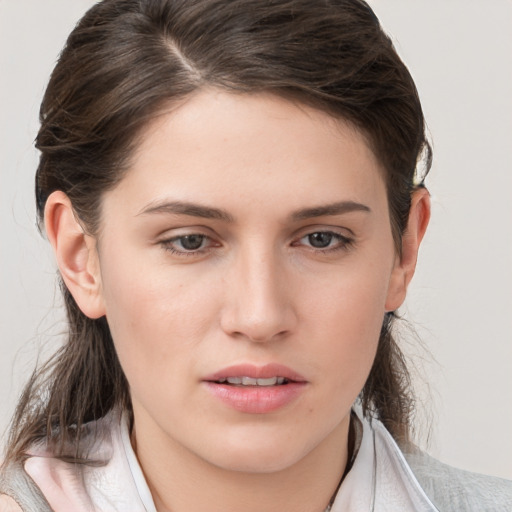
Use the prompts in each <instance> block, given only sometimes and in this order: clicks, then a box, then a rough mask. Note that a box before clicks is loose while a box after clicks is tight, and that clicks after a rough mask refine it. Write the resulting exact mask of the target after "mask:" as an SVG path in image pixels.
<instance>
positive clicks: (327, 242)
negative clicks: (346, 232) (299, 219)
mask: <svg viewBox="0 0 512 512" xmlns="http://www.w3.org/2000/svg"><path fill="white" fill-rule="evenodd" d="M300 243H301V244H303V245H306V246H309V247H311V248H312V249H315V250H320V251H322V250H323V251H324V252H326V251H329V250H338V249H339V250H341V249H347V248H348V247H349V246H350V245H351V244H352V240H351V239H350V238H347V237H346V236H343V235H340V234H339V233H335V232H333V231H315V232H314V233H308V234H307V235H305V236H303V237H302V238H301V239H300Z"/></svg>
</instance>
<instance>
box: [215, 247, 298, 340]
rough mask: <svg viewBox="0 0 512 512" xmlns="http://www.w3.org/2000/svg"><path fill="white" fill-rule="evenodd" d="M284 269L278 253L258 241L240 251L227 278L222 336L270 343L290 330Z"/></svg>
mask: <svg viewBox="0 0 512 512" xmlns="http://www.w3.org/2000/svg"><path fill="white" fill-rule="evenodd" d="M284 267H285V264H284V262H283V261H282V258H281V257H280V255H279V254H278V252H277V251H276V250H275V249H274V248H273V247H272V246H269V244H268V243H267V244H265V243H264V242H263V241H261V240H252V243H250V244H247V245H246V246H245V247H242V248H241V249H240V251H239V254H238V255H237V258H236V263H235V264H234V265H233V267H232V272H231V275H230V286H229V292H230V293H229V295H230V296H229V299H228V307H227V310H226V311H225V315H224V319H223V321H224V329H225V330H226V332H229V333H230V334H237V335H242V336H244V337H246V338H248V339H250V340H251V341H270V340H271V339H273V338H274V337H276V336H277V335H283V334H285V333H286V332H288V331H290V330H291V329H292V328H293V324H294V314H293V307H292V303H291V298H290V297H289V296H288V293H287V288H286V286H285V281H286V278H285V273H286V269H285V268H284Z"/></svg>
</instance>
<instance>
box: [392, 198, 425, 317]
mask: <svg viewBox="0 0 512 512" xmlns="http://www.w3.org/2000/svg"><path fill="white" fill-rule="evenodd" d="M429 220H430V195H429V193H428V190H427V189H425V188H419V189H417V190H416V191H415V192H414V193H413V196H412V201H411V209H410V211H409V219H408V221H407V227H406V229H405V232H404V234H403V237H402V254H401V255H397V256H396V261H395V266H394V268H393V271H392V274H391V279H390V283H389V288H388V296H387V299H386V305H385V308H386V311H395V310H396V309H398V308H399V307H400V306H401V305H402V303H403V302H404V300H405V296H406V293H407V287H408V286H409V283H410V281H411V279H412V276H413V275H414V271H415V270H416V261H417V259H418V251H419V248H420V244H421V241H422V240H423V236H424V235H425V232H426V230H427V226H428V222H429Z"/></svg>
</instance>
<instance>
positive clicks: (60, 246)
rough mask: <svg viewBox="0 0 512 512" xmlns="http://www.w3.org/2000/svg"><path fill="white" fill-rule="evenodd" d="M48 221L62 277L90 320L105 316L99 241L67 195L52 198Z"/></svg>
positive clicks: (46, 221)
mask: <svg viewBox="0 0 512 512" xmlns="http://www.w3.org/2000/svg"><path fill="white" fill-rule="evenodd" d="M44 220H45V228H46V234H47V236H48V239H49V240H50V243H51V245H52V247H53V250H54V253H55V257H56V259H57V265H58V267H59V270H60V274H61V276H62V279H63V280H64V283H65V284H66V286H67V288H68V290H69V291H70V293H71V295H73V297H74V299H75V301H76V303H77V304H78V307H79V308H80V309H81V310H82V312H83V313H84V314H85V315H86V316H88V317H89V318H99V317H101V316H103V315H105V305H104V303H103V297H102V290H101V274H100V265H99V259H98V253H97V249H96V240H95V238H94V237H92V236H90V235H87V234H86V233H85V232H84V230H83V228H82V226H81V225H80V223H79V222H78V220H77V218H76V216H75V213H74V210H73V207H72V205H71V201H70V200H69V198H68V196H67V195H66V194H64V192H62V191H60V190H59V191H56V192H53V193H52V194H51V195H50V196H49V197H48V200H47V201H46V206H45V211H44Z"/></svg>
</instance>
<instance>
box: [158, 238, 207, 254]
mask: <svg viewBox="0 0 512 512" xmlns="http://www.w3.org/2000/svg"><path fill="white" fill-rule="evenodd" d="M161 244H162V246H163V248H164V249H166V250H168V251H171V252H172V253H175V254H195V253H198V252H201V251H202V250H205V249H208V248H209V247H210V246H211V245H213V241H212V240H211V238H210V237H208V236H206V235H200V234H190V235H181V236H176V237H174V238H170V239H169V240H164V241H162V242H161Z"/></svg>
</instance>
